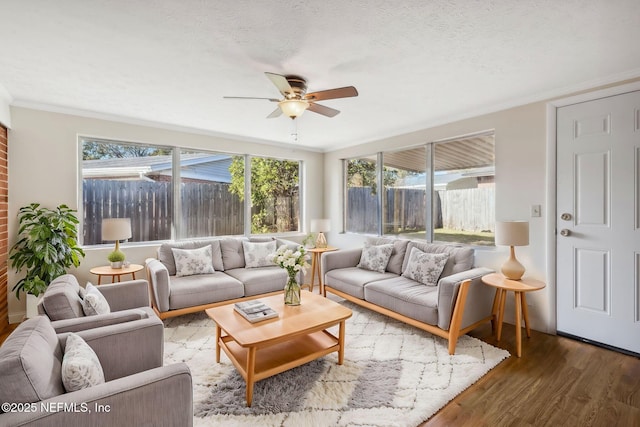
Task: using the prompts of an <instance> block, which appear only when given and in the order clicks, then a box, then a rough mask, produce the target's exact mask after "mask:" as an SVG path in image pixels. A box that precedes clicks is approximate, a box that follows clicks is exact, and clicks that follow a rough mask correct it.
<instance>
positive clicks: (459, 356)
mask: <svg viewBox="0 0 640 427" xmlns="http://www.w3.org/2000/svg"><path fill="white" fill-rule="evenodd" d="M303 303H304V302H303ZM341 304H344V305H345V306H347V307H349V308H351V310H352V311H353V316H352V317H351V318H350V319H349V320H347V326H346V341H345V343H346V344H345V360H344V364H343V365H338V364H337V359H338V358H337V353H332V354H330V355H327V356H325V357H323V358H321V359H318V360H316V361H313V362H310V363H307V364H305V365H303V366H300V367H298V368H295V369H292V370H290V371H287V372H284V373H282V374H279V375H276V376H274V377H271V378H267V379H264V380H262V381H259V382H257V383H256V384H255V387H254V393H253V403H252V406H251V407H250V408H247V407H246V402H245V383H244V380H243V379H242V377H241V376H240V375H239V374H238V373H237V372H236V370H235V367H234V366H233V365H232V364H231V362H230V361H229V359H228V358H227V357H226V355H225V354H224V352H222V356H221V362H220V363H219V364H218V363H216V361H215V325H214V323H213V321H212V320H211V319H209V318H208V317H207V316H206V314H205V313H204V312H201V313H196V314H191V315H186V316H181V317H177V318H174V319H169V320H165V347H164V350H165V364H171V363H175V362H186V363H187V364H188V365H189V368H190V369H191V374H192V376H193V401H194V415H195V417H194V425H195V426H247V427H249V426H251V427H254V426H257V425H260V426H281V427H301V426H310V427H311V426H314V427H315V426H317V427H321V426H381V427H382V426H384V427H391V426H405V427H415V426H417V425H419V424H420V423H422V422H424V421H426V420H427V419H428V418H429V417H431V416H432V415H433V414H435V413H436V412H437V411H438V410H439V409H440V408H442V407H443V406H444V405H446V404H447V403H448V402H449V401H450V400H451V399H453V398H454V397H455V396H457V395H458V394H459V393H461V392H462V391H463V390H465V389H466V388H467V387H469V386H470V385H472V384H473V383H475V382H476V381H477V380H478V379H479V378H481V377H482V376H483V375H485V374H486V373H487V372H489V371H490V370H491V369H492V368H493V367H495V366H496V365H498V363H500V362H501V361H502V360H504V359H506V358H507V357H509V353H508V352H507V351H505V350H502V349H499V348H496V347H493V346H491V345H489V344H486V343H485V342H483V341H480V340H478V339H476V338H472V337H469V336H467V335H465V336H462V337H460V339H459V340H458V345H457V346H456V354H455V355H453V356H450V355H449V353H448V351H447V342H446V341H445V340H444V339H442V338H439V337H435V336H433V335H431V334H429V333H427V332H424V331H421V330H419V329H417V328H414V327H412V326H408V325H406V324H404V323H402V322H398V321H396V320H393V319H390V318H388V317H386V316H383V315H380V314H377V313H375V312H372V311H370V310H367V309H364V308H360V307H358V306H356V305H355V304H352V303H349V302H346V301H342V302H341ZM332 332H334V333H335V334H337V328H335V330H333V331H332Z"/></svg>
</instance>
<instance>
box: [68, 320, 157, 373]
mask: <svg viewBox="0 0 640 427" xmlns="http://www.w3.org/2000/svg"><path fill="white" fill-rule="evenodd" d="M78 335H79V336H80V337H81V338H82V339H84V340H85V341H86V342H87V344H89V346H90V347H91V348H92V349H93V351H95V353H96V355H97V356H98V359H99V360H100V364H101V365H102V370H103V371H104V377H105V380H106V381H110V380H113V379H116V378H122V377H126V376H127V375H132V374H136V373H138V372H142V371H146V370H148V369H152V368H157V367H159V366H162V359H163V353H164V324H163V323H162V320H160V319H159V318H158V317H156V316H154V317H150V318H148V319H142V320H135V321H132V322H126V323H119V324H117V325H111V326H105V327H102V328H96V329H88V330H86V331H80V332H78ZM67 336H68V334H59V335H58V339H59V341H60V345H61V348H62V349H63V351H64V348H65V344H66V342H67Z"/></svg>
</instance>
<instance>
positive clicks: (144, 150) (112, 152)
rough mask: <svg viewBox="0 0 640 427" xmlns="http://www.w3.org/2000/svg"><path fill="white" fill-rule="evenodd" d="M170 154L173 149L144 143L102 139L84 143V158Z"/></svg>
mask: <svg viewBox="0 0 640 427" xmlns="http://www.w3.org/2000/svg"><path fill="white" fill-rule="evenodd" d="M169 154H171V150H167V149H164V148H156V147H145V146H142V145H126V144H111V143H107V142H100V141H84V142H83V144H82V160H99V159H115V158H124V157H148V156H164V155H169Z"/></svg>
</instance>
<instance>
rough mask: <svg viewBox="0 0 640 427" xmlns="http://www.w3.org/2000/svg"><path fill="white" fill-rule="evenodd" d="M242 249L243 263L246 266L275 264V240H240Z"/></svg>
mask: <svg viewBox="0 0 640 427" xmlns="http://www.w3.org/2000/svg"><path fill="white" fill-rule="evenodd" d="M242 249H243V250H244V264H245V267H246V268H255V267H269V266H273V265H276V263H275V262H273V258H274V257H275V253H276V241H275V240H272V241H270V242H245V241H244V240H243V241H242Z"/></svg>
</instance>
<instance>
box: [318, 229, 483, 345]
mask: <svg viewBox="0 0 640 427" xmlns="http://www.w3.org/2000/svg"><path fill="white" fill-rule="evenodd" d="M365 245H368V246H380V245H387V246H388V245H392V246H393V250H392V251H391V256H390V258H389V260H388V263H387V264H386V267H383V268H384V270H383V271H371V270H368V269H365V268H361V267H362V266H361V267H358V265H359V263H360V262H361V257H362V252H363V249H362V248H358V249H350V250H340V251H337V252H327V253H325V254H323V258H322V275H323V278H324V283H325V285H324V290H323V292H324V293H325V295H326V292H330V293H333V294H335V295H338V296H340V297H342V298H344V299H347V300H349V301H352V302H354V303H356V304H359V305H361V306H364V307H367V308H369V309H371V310H374V311H377V312H379V313H382V314H385V315H387V316H390V317H393V318H395V319H398V320H401V321H404V322H406V323H409V324H411V325H413V326H416V327H418V328H420V329H423V330H425V331H428V332H430V333H432V334H434V335H437V336H440V337H443V338H445V339H447V340H448V341H449V354H454V353H455V348H456V343H457V340H458V337H459V336H460V335H463V334H465V333H466V332H468V331H470V330H471V329H474V328H475V327H477V326H479V325H480V324H482V323H483V322H488V321H492V320H493V315H492V312H491V311H492V304H493V297H494V291H493V289H492V288H490V287H488V286H485V285H484V284H482V282H481V280H480V279H481V277H482V276H484V275H485V274H488V273H491V272H492V270H490V269H487V268H474V267H473V262H474V251H473V249H472V248H469V247H459V246H458V247H457V246H452V245H447V244H433V243H427V242H425V241H419V240H406V239H392V238H369V239H367V242H366V243H365ZM412 248H416V249H418V250H419V251H421V252H422V253H427V254H448V257H447V256H445V255H442V256H439V258H441V259H445V258H446V263H445V264H444V267H443V268H442V272H441V274H440V275H439V277H438V278H437V281H434V282H433V283H431V285H432V286H427V285H425V284H423V283H420V282H419V281H417V280H414V279H413V278H410V277H407V275H408V270H409V267H410V266H409V258H410V254H411V251H412ZM427 256H428V255H427ZM442 262H444V261H442ZM436 274H437V273H436ZM409 275H410V274H409ZM436 277H437V276H436Z"/></svg>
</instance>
